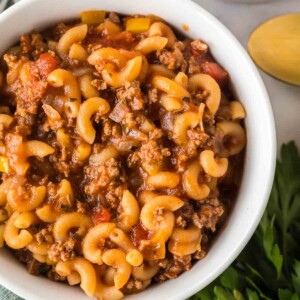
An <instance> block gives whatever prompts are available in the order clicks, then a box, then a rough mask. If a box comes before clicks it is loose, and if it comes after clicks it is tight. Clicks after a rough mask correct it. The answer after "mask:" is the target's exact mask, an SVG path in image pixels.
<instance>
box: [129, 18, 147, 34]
mask: <svg viewBox="0 0 300 300" xmlns="http://www.w3.org/2000/svg"><path fill="white" fill-rule="evenodd" d="M150 23H151V20H150V18H133V19H128V20H127V22H126V30H127V31H130V32H132V33H142V32H145V31H147V30H148V29H149V27H150Z"/></svg>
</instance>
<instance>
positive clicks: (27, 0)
mask: <svg viewBox="0 0 300 300" xmlns="http://www.w3.org/2000/svg"><path fill="white" fill-rule="evenodd" d="M38 2H40V0H22V1H19V2H18V3H16V4H14V5H13V6H11V7H9V8H8V9H7V10H5V11H4V12H2V13H1V15H0V22H5V21H6V20H7V19H8V18H11V17H13V16H14V14H15V13H18V12H19V11H21V10H22V8H23V7H27V6H32V7H34V5H35V4H36V3H38ZM175 2H178V3H179V2H181V0H165V1H164V5H168V3H169V4H172V5H174V3H175ZM185 6H186V7H187V10H192V9H193V10H195V11H197V12H198V13H199V14H201V15H202V16H203V17H205V18H206V20H207V21H208V22H209V23H210V24H211V25H212V26H215V27H216V28H218V29H219V30H220V31H222V34H223V35H224V36H226V38H227V39H228V40H231V43H232V44H233V46H234V47H235V48H236V49H237V50H238V51H239V52H240V54H241V55H242V56H243V59H244V60H245V63H246V64H247V66H248V70H249V71H250V72H251V73H252V75H253V76H254V79H255V81H256V85H257V86H258V87H259V90H260V93H261V98H263V99H264V100H265V101H264V102H265V103H264V105H265V108H266V112H267V114H266V126H267V127H268V133H269V135H270V136H269V142H270V144H269V150H270V153H269V161H268V162H267V168H266V181H265V186H264V190H263V191H261V192H260V198H261V199H262V202H261V203H260V208H259V212H258V213H257V214H256V215H255V218H252V223H251V226H250V228H248V229H247V231H246V233H245V234H244V235H243V236H242V238H241V240H240V242H239V243H238V244H237V245H235V246H236V247H235V248H234V250H233V251H232V252H231V253H230V255H228V256H227V258H226V261H224V262H223V263H222V265H221V266H220V267H219V268H218V269H217V271H213V272H212V274H211V276H210V278H209V279H206V280H204V281H200V282H197V281H196V280H194V281H192V280H191V282H190V285H189V288H188V289H185V290H182V291H181V292H180V293H178V294H177V296H176V298H174V297H173V298H170V299H184V298H187V297H189V296H191V295H193V294H194V293H196V292H197V291H199V289H200V288H203V287H205V286H207V285H208V284H209V283H210V282H212V281H213V280H214V279H215V278H217V277H218V276H219V275H220V274H221V273H222V272H223V271H224V270H225V269H226V268H227V267H228V266H229V265H230V264H231V263H232V262H233V261H234V260H235V259H236V257H237V256H238V255H239V253H240V252H241V251H242V249H243V248H244V247H245V245H246V244H247V243H248V241H249V240H250V238H251V237H252V235H253V233H254V231H255V229H256V228H257V226H258V224H259V222H260V219H261V217H262V215H263V213H264V210H265V207H266V205H267V202H268V198H269V195H270V192H271V188H272V183H273V178H274V174H275V166H276V149H277V146H276V131H275V122H274V116H273V112H272V107H271V103H270V99H269V96H268V94H267V90H266V88H265V86H264V83H263V81H262V78H261V76H260V74H259V72H258V69H257V68H256V66H255V64H254V63H253V61H252V60H251V58H250V56H249V55H248V53H247V52H246V50H245V49H244V48H243V46H242V45H241V44H240V42H239V41H238V40H237V38H236V37H235V36H234V35H233V34H232V33H231V32H230V31H229V29H227V27H226V26H225V25H223V24H222V23H221V22H220V21H219V20H218V19H217V18H216V17H214V16H213V15H212V14H211V13H209V12H208V11H207V10H205V9H204V8H202V7H201V6H200V5H199V4H197V3H195V2H193V1H192V0H188V1H187V0H185ZM132 13H134V11H133V12H132ZM179 278H180V277H179ZM0 283H1V284H2V285H3V286H5V287H6V288H8V289H9V290H11V291H12V292H14V293H16V294H18V295H20V296H21V297H24V298H25V299H26V298H27V299H40V298H37V297H36V295H35V293H34V290H33V289H32V290H29V289H27V288H25V287H23V286H19V285H18V284H17V283H16V282H13V281H12V280H10V279H8V278H6V276H5V275H4V274H3V272H0ZM136 295H137V296H138V295H139V294H136ZM133 298H134V299H137V298H136V297H133ZM133 298H132V299H133ZM130 299H131V297H130Z"/></svg>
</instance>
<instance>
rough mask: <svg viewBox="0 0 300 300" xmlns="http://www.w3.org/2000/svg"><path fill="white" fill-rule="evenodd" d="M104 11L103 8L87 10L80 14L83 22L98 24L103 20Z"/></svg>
mask: <svg viewBox="0 0 300 300" xmlns="http://www.w3.org/2000/svg"><path fill="white" fill-rule="evenodd" d="M105 14H106V12H105V11H104V10H87V11H83V12H82V13H81V14H80V17H81V22H82V23H83V24H88V25H92V24H99V23H102V22H103V21H104V18H105Z"/></svg>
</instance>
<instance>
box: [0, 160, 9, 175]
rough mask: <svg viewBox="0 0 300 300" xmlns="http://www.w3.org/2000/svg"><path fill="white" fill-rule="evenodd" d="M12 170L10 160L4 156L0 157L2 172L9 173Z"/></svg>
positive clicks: (0, 169) (0, 170)
mask: <svg viewBox="0 0 300 300" xmlns="http://www.w3.org/2000/svg"><path fill="white" fill-rule="evenodd" d="M9 170H10V168H9V163H8V158H7V157H4V156H0V172H2V173H8V172H9Z"/></svg>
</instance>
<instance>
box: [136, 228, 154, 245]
mask: <svg viewBox="0 0 300 300" xmlns="http://www.w3.org/2000/svg"><path fill="white" fill-rule="evenodd" d="M151 235H152V232H150V231H148V230H146V229H145V228H144V227H143V225H142V224H141V223H139V224H137V225H135V226H134V227H133V228H132V231H131V240H132V242H133V245H134V246H135V247H138V246H139V244H140V242H141V241H142V240H149V238H150V237H151Z"/></svg>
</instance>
